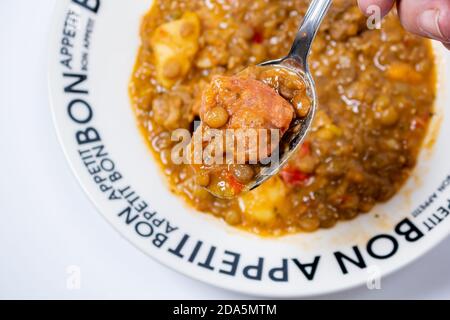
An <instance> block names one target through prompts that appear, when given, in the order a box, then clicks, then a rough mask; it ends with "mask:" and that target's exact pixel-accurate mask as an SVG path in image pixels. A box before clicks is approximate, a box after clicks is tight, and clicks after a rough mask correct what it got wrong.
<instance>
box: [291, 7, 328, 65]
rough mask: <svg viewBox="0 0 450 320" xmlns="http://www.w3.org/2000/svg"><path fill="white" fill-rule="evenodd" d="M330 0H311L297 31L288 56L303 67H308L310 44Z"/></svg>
mask: <svg viewBox="0 0 450 320" xmlns="http://www.w3.org/2000/svg"><path fill="white" fill-rule="evenodd" d="M332 1H333V0H311V3H310V5H309V8H308V11H307V12H306V14H305V17H304V18H303V22H302V24H301V25H300V29H299V30H298V32H297V36H296V38H295V41H294V44H293V45H292V48H291V51H290V52H289V55H288V58H293V59H295V60H297V61H298V62H300V63H301V65H302V67H303V68H304V69H306V68H307V67H308V64H307V63H306V62H307V59H308V54H309V51H310V49H311V44H312V42H313V40H314V38H315V37H316V34H317V30H318V29H319V27H320V24H321V23H322V20H323V18H324V17H325V15H326V14H327V12H328V9H329V8H330V6H331V3H332Z"/></svg>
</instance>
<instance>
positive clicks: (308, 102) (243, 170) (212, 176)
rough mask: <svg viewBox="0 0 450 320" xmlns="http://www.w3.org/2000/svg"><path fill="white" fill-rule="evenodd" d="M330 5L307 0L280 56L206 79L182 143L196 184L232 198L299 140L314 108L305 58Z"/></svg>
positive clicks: (279, 162) (327, 0) (271, 170)
mask: <svg viewBox="0 0 450 320" xmlns="http://www.w3.org/2000/svg"><path fill="white" fill-rule="evenodd" d="M331 2H332V0H312V1H311V4H310V7H309V9H308V11H307V12H306V15H305V17H304V19H303V22H302V24H301V26H300V28H299V31H298V33H297V36H296V38H295V41H294V43H293V45H292V48H291V50H290V52H289V54H288V55H287V56H286V57H284V58H281V59H278V60H272V61H267V62H263V63H261V64H259V65H256V66H251V67H248V68H246V69H244V70H243V71H241V72H240V73H238V74H236V75H233V76H215V77H214V78H213V79H212V81H211V83H209V84H208V86H207V87H206V89H205V90H204V92H203V95H202V99H201V105H200V119H201V124H200V125H199V126H198V127H197V129H196V130H195V132H194V135H193V138H192V140H191V143H190V148H189V150H190V157H191V160H192V162H191V163H193V165H192V166H193V168H194V170H195V171H196V176H195V177H196V178H195V179H196V183H197V184H198V185H200V186H202V187H204V188H206V189H207V190H208V191H209V192H211V193H212V194H213V195H215V196H217V197H219V198H234V197H236V196H238V195H239V194H240V193H242V192H246V191H250V190H252V189H255V188H257V187H258V186H259V185H261V184H262V183H263V182H264V181H266V180H267V179H269V178H270V177H271V176H273V175H274V174H276V173H277V172H278V171H279V170H280V168H281V167H282V166H283V165H284V164H285V163H286V162H287V160H288V159H289V158H290V156H291V155H292V154H293V153H294V152H295V151H296V149H297V148H298V147H299V146H300V145H301V143H302V141H303V139H304V138H305V136H306V133H307V132H308V130H309V128H310V126H311V123H312V120H313V118H314V114H315V109H316V105H317V100H316V90H315V85H314V81H313V79H312V76H311V74H310V71H309V67H308V55H309V52H310V48H311V44H312V42H313V40H314V38H315V36H316V33H317V30H318V28H319V26H320V24H321V22H322V20H323V18H324V17H325V15H326V13H327V12H328V9H329V7H330V5H331Z"/></svg>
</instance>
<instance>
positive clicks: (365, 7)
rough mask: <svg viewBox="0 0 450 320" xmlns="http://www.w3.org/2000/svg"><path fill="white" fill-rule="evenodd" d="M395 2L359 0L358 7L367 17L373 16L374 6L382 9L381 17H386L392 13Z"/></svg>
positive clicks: (390, 0) (391, 0)
mask: <svg viewBox="0 0 450 320" xmlns="http://www.w3.org/2000/svg"><path fill="white" fill-rule="evenodd" d="M394 3H395V0H358V6H359V8H360V9H361V11H362V12H363V13H364V14H365V15H371V14H373V9H372V7H373V6H376V7H378V8H379V9H380V13H381V16H383V17H384V16H385V15H387V14H388V13H389V11H391V9H392V7H393V6H394Z"/></svg>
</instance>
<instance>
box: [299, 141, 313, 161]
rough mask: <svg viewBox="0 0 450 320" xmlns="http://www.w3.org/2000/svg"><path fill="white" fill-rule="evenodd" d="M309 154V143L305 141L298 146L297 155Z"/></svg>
mask: <svg viewBox="0 0 450 320" xmlns="http://www.w3.org/2000/svg"><path fill="white" fill-rule="evenodd" d="M310 154H311V143H310V142H308V141H306V142H304V143H303V144H302V145H301V146H300V151H299V156H300V157H305V156H308V155H310Z"/></svg>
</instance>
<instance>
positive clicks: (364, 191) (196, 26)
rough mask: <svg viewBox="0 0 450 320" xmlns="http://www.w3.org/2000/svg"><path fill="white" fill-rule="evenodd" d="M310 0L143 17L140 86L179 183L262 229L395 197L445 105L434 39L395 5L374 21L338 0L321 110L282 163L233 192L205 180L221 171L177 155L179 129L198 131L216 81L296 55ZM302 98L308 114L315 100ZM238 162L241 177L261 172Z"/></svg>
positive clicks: (322, 66)
mask: <svg viewBox="0 0 450 320" xmlns="http://www.w3.org/2000/svg"><path fill="white" fill-rule="evenodd" d="M308 3H309V0H285V1H278V0H253V1H244V0H222V1H218V0H210V1H203V0H190V1H187V0H155V1H154V4H153V6H152V8H151V10H150V11H149V12H148V13H147V14H146V15H145V17H144V18H143V21H142V26H141V31H140V33H141V39H142V45H141V48H140V50H139V53H138V56H137V60H136V65H135V69H134V71H133V75H132V79H131V81H130V88H129V91H130V96H131V100H132V105H133V108H134V111H135V113H136V117H137V121H138V125H139V127H140V129H141V131H142V133H143V135H144V136H145V138H146V140H147V141H148V143H149V145H150V149H151V150H152V151H153V154H154V157H155V158H156V159H157V161H158V163H159V165H160V167H161V169H162V171H163V172H164V174H165V176H166V177H167V180H168V182H169V186H170V188H171V190H172V191H173V192H174V193H175V194H177V195H179V196H181V197H182V198H183V199H184V200H185V201H187V203H189V204H190V205H191V206H193V207H194V208H195V209H197V210H199V211H201V212H205V213H209V214H213V215H214V216H217V217H219V218H222V219H223V220H224V221H226V222H227V223H228V224H230V225H233V226H236V227H239V228H243V229H245V230H248V231H250V232H254V233H258V234H261V235H270V236H278V235H283V234H287V233H295V232H300V231H308V232H311V231H315V230H317V229H319V228H331V227H333V226H334V225H335V224H336V223H337V222H338V221H340V220H349V219H352V218H354V217H356V216H357V215H358V214H360V213H365V212H369V211H370V210H371V209H372V208H373V206H374V205H375V204H377V203H379V202H384V201H387V200H389V199H390V198H391V197H392V196H394V195H395V194H396V193H397V192H398V190H399V189H400V187H401V186H402V185H403V184H404V182H405V181H406V179H407V178H408V177H409V175H410V174H411V171H412V169H413V168H414V166H415V164H416V161H417V158H418V154H419V151H420V149H421V144H422V141H423V139H424V137H425V135H426V133H427V129H428V124H429V122H430V118H431V116H432V114H433V103H434V99H435V92H436V83H435V76H434V74H435V70H434V69H435V65H434V57H433V52H432V49H431V45H430V42H429V41H428V40H425V39H421V38H418V37H416V36H414V35H411V34H408V33H406V32H405V31H404V30H403V29H402V27H401V25H400V23H399V22H398V18H397V17H396V16H395V15H394V14H390V15H389V16H388V17H386V18H385V19H384V20H383V25H382V28H381V29H380V30H369V29H368V28H367V25H366V18H365V17H364V16H363V14H362V13H361V12H360V11H359V9H358V8H357V6H356V1H354V0H335V1H334V2H333V6H332V7H331V9H330V12H329V14H328V16H327V17H326V19H325V20H324V22H323V24H322V26H321V29H320V31H319V33H318V35H317V38H316V40H315V42H314V44H313V48H312V54H311V57H310V67H311V73H312V75H313V77H314V79H315V82H316V90H317V95H318V101H319V103H318V112H317V115H316V118H315V120H314V122H313V127H312V130H311V131H310V133H309V135H308V137H307V139H306V141H305V143H304V144H303V145H302V146H301V147H300V148H299V150H298V152H297V153H296V154H295V155H294V157H293V158H292V159H291V160H290V161H289V163H288V164H287V165H286V166H285V167H284V168H283V169H282V171H281V172H280V173H279V174H278V175H277V176H275V177H273V178H271V179H270V180H269V181H267V182H265V183H264V184H263V185H261V186H260V187H259V188H257V189H255V190H253V191H251V192H248V193H244V194H242V195H240V196H239V197H237V198H235V199H221V198H217V197H214V196H213V195H212V194H211V193H209V192H208V191H207V190H206V189H205V188H204V186H208V185H209V184H210V183H211V181H210V177H209V176H206V175H204V174H202V173H200V174H199V173H198V171H196V170H195V168H193V167H192V166H191V165H187V164H174V163H173V162H172V159H171V150H172V148H173V146H174V145H175V144H176V143H177V142H176V141H172V139H171V133H172V132H173V131H174V130H175V129H178V128H184V129H187V130H190V131H191V132H194V125H193V123H194V120H198V119H199V117H200V115H201V100H202V95H203V92H204V91H205V89H207V87H208V85H209V84H210V83H211V81H212V80H213V79H217V78H219V79H220V77H223V76H227V77H229V76H233V75H235V74H237V73H239V72H241V71H242V70H244V69H245V68H246V67H248V66H251V65H255V64H258V63H260V62H263V61H266V60H271V59H276V58H279V57H283V56H285V55H286V54H287V53H288V51H289V49H290V45H291V44H292V41H293V39H294V37H295V34H296V31H297V26H298V24H299V21H300V19H301V17H302V16H303V15H304V13H305V11H306V9H307V7H308ZM289 94H292V93H286V96H285V98H286V97H287V99H290V101H291V100H292V99H293V98H294V97H292V98H290V96H289ZM298 99H299V100H298V101H297V106H300V107H299V108H296V109H295V110H296V112H297V114H299V115H301V114H302V112H304V110H306V109H307V108H308V101H305V100H302V97H301V96H299V97H298ZM291 102H292V101H291ZM302 110H303V111H302ZM215 112H216V114H215V116H217V115H218V118H217V119H216V117H214V121H215V120H217V121H218V122H217V123H214V122H213V123H212V125H213V126H215V125H217V126H218V125H219V124H223V123H225V122H226V121H229V119H228V117H229V114H228V113H227V114H224V113H222V114H221V112H222V111H221V110H215ZM204 116H205V115H204ZM220 117H222V119H220ZM224 118H227V119H226V120H225V119H224ZM224 121H225V122H224ZM235 169H236V172H237V173H236V175H237V177H238V178H242V179H246V178H248V177H249V176H251V175H252V174H254V172H253V171H252V170H249V169H248V168H246V167H245V168H244V167H237V168H233V170H235ZM144 170H145V168H144Z"/></svg>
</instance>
